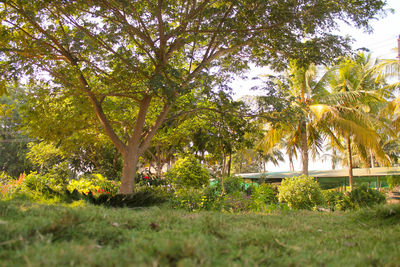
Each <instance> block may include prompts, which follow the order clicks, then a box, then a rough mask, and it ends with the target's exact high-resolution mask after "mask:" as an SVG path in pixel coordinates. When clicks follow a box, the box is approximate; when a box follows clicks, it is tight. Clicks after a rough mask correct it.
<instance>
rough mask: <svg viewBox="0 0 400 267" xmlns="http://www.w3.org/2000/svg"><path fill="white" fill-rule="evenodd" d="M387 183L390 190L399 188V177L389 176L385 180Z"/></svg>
mask: <svg viewBox="0 0 400 267" xmlns="http://www.w3.org/2000/svg"><path fill="white" fill-rule="evenodd" d="M387 183H388V185H389V188H390V190H392V189H394V188H396V187H397V186H400V175H391V176H389V177H388V178H387Z"/></svg>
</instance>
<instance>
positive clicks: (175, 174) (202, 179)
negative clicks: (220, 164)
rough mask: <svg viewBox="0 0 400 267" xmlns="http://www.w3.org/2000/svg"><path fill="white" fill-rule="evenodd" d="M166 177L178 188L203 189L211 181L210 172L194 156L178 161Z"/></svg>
mask: <svg viewBox="0 0 400 267" xmlns="http://www.w3.org/2000/svg"><path fill="white" fill-rule="evenodd" d="M166 176H167V177H168V179H169V180H170V181H172V182H173V183H175V184H177V185H178V186H182V187H193V188H201V187H202V186H204V185H206V184H208V183H209V179H210V174H209V171H208V170H207V169H206V168H205V167H204V166H202V165H201V163H200V162H199V161H198V160H197V159H196V157H195V156H193V155H188V156H185V157H183V158H180V159H178V160H177V161H176V162H175V164H174V166H173V167H172V168H171V169H170V170H169V171H168V172H167V174H166Z"/></svg>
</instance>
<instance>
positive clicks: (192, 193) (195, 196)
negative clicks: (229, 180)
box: [171, 186, 222, 211]
mask: <svg viewBox="0 0 400 267" xmlns="http://www.w3.org/2000/svg"><path fill="white" fill-rule="evenodd" d="M171 206H172V207H173V208H179V209H184V210H187V211H199V210H220V209H221V206H222V203H221V196H220V191H219V190H218V187H217V186H207V187H205V188H201V189H199V188H178V189H176V190H175V192H174V194H173V196H172V198H171Z"/></svg>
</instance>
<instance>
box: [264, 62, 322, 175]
mask: <svg viewBox="0 0 400 267" xmlns="http://www.w3.org/2000/svg"><path fill="white" fill-rule="evenodd" d="M317 77H318V75H317V67H316V66H315V65H310V66H308V67H303V66H299V65H298V64H297V62H295V61H292V62H290V64H289V70H288V72H287V73H286V77H285V78H284V79H283V80H282V79H281V80H277V81H276V84H277V85H278V86H279V88H280V90H281V91H283V92H284V94H285V95H286V96H287V97H288V98H289V99H290V100H291V105H290V106H291V108H292V109H294V110H295V111H296V113H295V116H296V118H294V119H293V120H292V121H291V123H288V122H287V121H285V122H280V123H276V124H274V125H273V126H272V127H270V129H269V130H268V131H267V133H266V134H265V137H264V139H265V140H264V149H265V150H268V149H269V148H272V147H274V146H275V144H276V143H278V142H282V140H284V142H285V149H286V152H287V154H288V156H289V159H292V158H293V156H297V151H299V152H300V155H301V162H302V173H303V174H305V175H308V165H309V152H310V148H311V152H312V155H314V156H315V155H316V154H318V152H319V151H320V150H321V148H322V141H323V137H322V136H321V134H320V132H319V131H318V130H317V129H316V128H315V125H314V124H313V123H312V119H313V118H312V114H311V113H310V111H311V110H310V106H312V105H313V104H314V102H318V100H319V99H320V98H323V97H324V96H325V95H328V94H329V92H328V91H327V90H326V84H327V82H328V79H327V75H323V76H322V77H321V78H320V79H317Z"/></svg>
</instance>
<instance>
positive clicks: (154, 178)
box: [136, 173, 168, 186]
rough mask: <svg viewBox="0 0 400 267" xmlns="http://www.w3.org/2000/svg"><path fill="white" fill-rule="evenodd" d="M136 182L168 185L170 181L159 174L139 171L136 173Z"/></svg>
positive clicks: (139, 183)
mask: <svg viewBox="0 0 400 267" xmlns="http://www.w3.org/2000/svg"><path fill="white" fill-rule="evenodd" d="M136 183H137V184H138V185H150V186H160V185H167V184H168V181H167V180H166V179H162V178H161V177H159V176H158V175H151V174H145V173H138V174H136Z"/></svg>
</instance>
